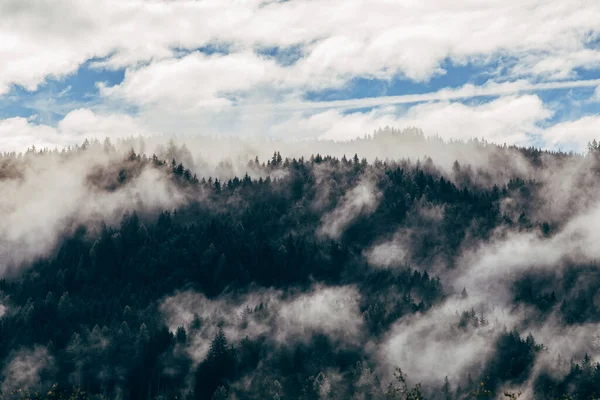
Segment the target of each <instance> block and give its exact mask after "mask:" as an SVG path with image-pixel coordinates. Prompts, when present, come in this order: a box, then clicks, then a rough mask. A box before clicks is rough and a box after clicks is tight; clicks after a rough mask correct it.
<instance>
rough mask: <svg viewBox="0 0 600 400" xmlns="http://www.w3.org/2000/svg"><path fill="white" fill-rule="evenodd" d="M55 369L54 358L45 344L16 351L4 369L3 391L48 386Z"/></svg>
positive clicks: (36, 388) (8, 391) (40, 388)
mask: <svg viewBox="0 0 600 400" xmlns="http://www.w3.org/2000/svg"><path fill="white" fill-rule="evenodd" d="M53 369H54V359H53V357H52V356H51V355H50V354H49V353H48V349H46V348H45V347H43V346H35V347H33V348H31V349H22V350H18V351H14V352H13V353H12V354H11V355H10V357H9V361H8V362H7V364H6V366H5V367H4V369H3V370H2V376H3V382H2V392H3V393H7V394H8V393H10V392H11V391H13V390H18V389H23V390H26V389H35V390H42V389H43V388H47V387H48V384H49V382H50V378H51V377H52V373H53Z"/></svg>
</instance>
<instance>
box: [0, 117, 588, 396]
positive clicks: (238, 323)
mask: <svg viewBox="0 0 600 400" xmlns="http://www.w3.org/2000/svg"><path fill="white" fill-rule="evenodd" d="M410 132H413V131H410ZM410 132H409V131H397V130H389V129H388V130H386V131H385V132H381V131H380V132H379V134H376V135H374V136H372V137H371V136H369V137H366V138H364V139H360V140H359V141H358V142H357V143H356V144H355V145H354V146H353V145H352V143H346V144H340V148H338V149H337V151H338V152H340V151H341V152H345V151H348V150H353V149H360V148H365V149H366V148H369V155H368V157H367V156H366V155H362V154H361V152H360V150H357V151H356V152H352V153H348V154H341V155H340V154H334V151H333V150H332V151H330V152H328V153H323V152H322V151H321V150H320V148H319V147H318V146H319V144H318V143H314V150H313V151H312V152H311V153H310V154H306V155H298V154H293V155H289V156H288V155H286V154H285V153H284V152H280V151H279V150H273V151H272V153H271V155H270V156H269V157H268V158H265V157H264V156H263V155H262V154H261V155H260V156H259V155H258V154H252V155H249V157H247V158H246V159H244V160H243V161H240V160H239V159H235V160H233V161H230V164H227V163H221V164H220V166H216V167H214V168H209V167H207V164H206V163H205V164H203V163H202V162H200V161H199V160H200V158H199V155H200V154H202V153H203V152H204V153H210V148H206V147H204V148H194V147H193V146H192V145H189V144H188V145H187V146H186V145H184V144H175V143H174V142H170V144H168V145H166V146H163V147H162V148H161V149H158V150H157V151H156V152H154V154H152V151H148V149H149V148H151V146H149V145H148V144H146V146H142V147H145V148H140V146H139V145H137V144H136V143H138V144H139V143H140V141H139V140H138V139H135V138H132V139H130V140H129V141H124V142H123V143H120V144H113V143H111V142H110V141H108V140H106V141H104V142H99V141H96V140H92V141H87V140H86V141H85V142H84V143H83V144H82V145H79V146H74V147H71V148H67V149H62V150H49V149H35V148H31V149H29V150H28V151H27V152H25V153H22V154H15V153H5V154H3V155H2V156H1V157H0V190H1V191H2V195H1V197H2V199H1V200H0V210H2V214H3V218H2V219H3V220H4V221H2V222H0V277H1V280H0V362H1V364H0V368H1V369H0V381H1V382H2V384H1V390H2V396H3V398H6V399H13V398H14V399H67V398H68V399H73V400H76V399H122V400H129V399H131V400H137V399H140V400H142V399H143V400H147V399H161V400H162V399H164V400H167V399H168V400H171V399H173V400H174V399H186V400H196V399H197V400H217V399H219V400H224V399H230V400H233V399H239V400H243V399H248V400H250V399H265V400H268V399H273V400H275V399H277V400H284V399H306V400H308V399H356V400H379V399H382V400H383V399H411V400H417V399H429V400H437V399H439V400H455V399H456V400H458V399H485V398H488V399H499V398H502V399H509V398H510V399H516V398H521V399H551V400H555V399H556V400H558V399H586V400H587V399H597V398H600V363H598V361H600V268H599V265H600V264H599V260H600V247H598V240H600V230H598V226H600V225H599V223H600V203H598V198H599V197H598V195H599V194H600V190H599V189H598V184H597V182H598V177H599V174H600V146H599V145H598V143H597V142H595V141H594V142H591V143H590V144H589V149H588V152H587V153H586V154H571V153H569V154H567V153H561V152H550V151H544V150H540V149H536V148H520V147H514V146H510V147H507V146H501V145H496V144H490V143H485V142H481V141H475V142H470V143H441V142H440V141H439V140H438V139H435V138H431V139H428V138H425V137H422V136H419V134H417V135H416V136H415V135H414V134H410ZM411 135H412V136H411ZM378 140H385V143H386V144H385V147H386V150H385V152H383V151H382V154H381V155H380V156H379V157H378V156H377V146H376V143H377V141H378ZM404 141H409V142H410V143H411V146H421V145H422V146H423V148H424V150H423V151H424V153H427V152H428V151H429V150H431V151H430V154H432V156H431V157H430V156H426V155H425V156H418V157H412V158H409V157H405V156H402V157H394V151H395V150H394V149H398V148H401V147H402V146H404V144H403V143H404ZM390 143H392V144H393V146H391V147H390V145H389V144H390ZM415 143H416V144H415ZM419 143H421V144H419ZM169 146H170V147H169ZM369 146H370V147H369ZM428 146H429V147H428ZM432 146H434V147H435V151H434V150H432V149H433V148H434V147H432ZM306 147H307V148H308V147H310V146H306ZM333 147H334V146H333V145H329V147H328V149H333ZM457 149H458V150H457ZM440 152H442V153H443V154H444V156H443V157H442V156H440V157H442V158H440V159H439V160H438V159H437V158H436V157H435V154H438V153H440ZM397 153H398V154H402V152H401V151H400V150H398V151H397ZM440 154H441V153H440ZM246 155H248V154H246ZM454 155H456V157H454ZM453 157H454V159H453ZM227 165H229V167H227ZM234 167H235V168H234ZM215 171H217V172H215ZM228 174H229V176H227V175H228Z"/></svg>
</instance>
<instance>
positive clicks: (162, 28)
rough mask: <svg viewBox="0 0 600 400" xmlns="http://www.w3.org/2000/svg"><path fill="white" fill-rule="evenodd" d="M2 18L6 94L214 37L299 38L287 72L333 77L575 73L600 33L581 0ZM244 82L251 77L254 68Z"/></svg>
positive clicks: (84, 4) (55, 12) (464, 0)
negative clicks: (475, 70) (468, 67)
mask: <svg viewBox="0 0 600 400" xmlns="http://www.w3.org/2000/svg"><path fill="white" fill-rule="evenodd" d="M0 16H1V17H0V36H2V38H3V40H2V43H1V44H0V66H1V67H0V77H1V78H0V92H6V91H7V90H8V88H9V87H10V85H12V84H18V85H22V86H24V87H25V88H27V89H29V90H34V89H35V88H36V87H37V86H38V85H39V84H41V83H43V82H44V80H45V79H47V78H48V77H51V76H54V77H61V76H65V75H67V74H69V73H73V72H74V71H76V70H77V68H78V67H79V66H80V65H81V64H82V63H83V62H85V61H86V60H90V59H92V58H103V57H107V58H106V59H104V60H100V61H97V62H95V65H96V66H102V67H111V68H119V67H132V66H133V67H135V66H139V65H140V63H145V62H152V61H160V60H164V59H168V58H170V57H172V56H173V55H174V54H175V52H176V51H175V50H176V49H189V50H193V49H196V48H198V47H201V46H203V45H206V44H208V43H212V42H221V43H231V49H232V52H233V53H232V54H231V55H229V56H226V57H225V58H228V57H239V55H238V54H236V53H238V52H240V51H241V52H242V53H241V54H244V52H246V51H248V50H249V49H251V48H252V47H253V46H256V45H265V46H290V45H300V46H301V47H303V51H304V52H305V53H306V54H307V55H306V57H305V58H302V59H301V60H300V61H299V62H298V63H297V65H295V66H294V67H293V70H294V73H293V74H289V75H288V76H287V77H286V79H289V80H291V81H303V82H305V83H311V84H315V82H318V83H320V84H322V85H324V86H328V85H338V84H340V82H344V81H346V80H347V79H349V78H351V77H354V76H357V75H360V76H366V77H377V78H383V79H387V78H391V77H393V76H395V75H397V74H399V75H403V76H406V77H408V78H410V79H413V80H416V81H422V80H428V79H429V78H430V77H432V76H434V75H436V74H442V73H444V70H443V64H444V61H445V60H447V59H450V60H451V61H452V62H454V63H459V64H461V63H465V62H468V61H473V62H476V63H478V64H479V65H493V64H494V63H495V62H496V61H497V60H498V59H499V58H500V57H501V58H502V59H515V60H516V62H517V65H521V64H520V63H519V62H520V61H523V60H524V62H525V63H526V65H535V66H536V67H535V68H533V70H532V71H531V73H533V74H541V75H548V74H549V75H556V74H558V75H559V76H570V75H571V71H572V70H573V68H576V67H584V68H585V67H594V66H597V64H598V57H597V54H596V53H595V52H593V51H592V50H588V49H587V47H586V46H588V45H589V43H590V42H591V41H592V40H593V39H595V38H597V36H598V34H599V33H600V28H599V25H598V23H597V21H598V20H600V4H599V3H597V2H590V1H583V0H580V1H570V2H554V3H552V4H550V5H549V4H548V3H547V2H546V1H543V0H527V1H525V2H523V1H522V0H510V1H499V0H494V1H487V2H485V3H482V2H476V1H473V0H460V1H454V2H450V1H447V0H435V1H429V2H418V1H404V2H389V1H386V0H374V1H373V0H370V1H366V0H351V1H347V0H324V1H319V2H314V1H309V0H294V1H288V2H271V3H268V4H266V5H265V4H264V2H262V1H260V0H252V1H248V2H239V1H236V0H226V1H215V0H207V1H201V2H199V1H177V2H146V1H142V0H133V1H127V2H120V1H116V0H108V1H102V2H95V1H91V0H77V1H75V0H61V1H50V0H44V1H39V2H33V3H31V2H28V3H23V2H18V1H15V0H9V1H4V2H2V4H1V5H0ZM366 16H368V18H367V17H366ZM532 54H534V56H532ZM507 56H508V57H507ZM233 60H235V58H234V59H233ZM557 60H559V61H557ZM557 62H558V63H559V64H560V65H557ZM169 66H171V67H173V68H177V67H178V63H172V64H169ZM157 72H158V71H157ZM163 72H164V71H163ZM247 72H248V74H249V76H250V77H253V76H254V75H253V74H254V70H253V69H252V68H249V69H248V71H247ZM237 79H239V80H241V81H243V80H244V79H246V70H245V69H244V70H242V71H240V76H239V77H238V78H237Z"/></svg>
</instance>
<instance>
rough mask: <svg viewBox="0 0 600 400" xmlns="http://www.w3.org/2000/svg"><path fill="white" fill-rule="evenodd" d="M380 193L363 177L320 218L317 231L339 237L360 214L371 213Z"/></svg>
mask: <svg viewBox="0 0 600 400" xmlns="http://www.w3.org/2000/svg"><path fill="white" fill-rule="evenodd" d="M380 199H381V195H380V193H379V192H378V190H377V188H376V186H375V184H374V183H373V182H372V181H371V180H370V179H369V178H363V179H361V180H360V181H359V183H358V184H357V185H356V186H355V187H354V188H353V189H352V190H350V191H349V192H348V193H346V194H345V195H344V197H343V198H342V199H341V200H340V204H339V205H338V206H337V207H336V208H335V209H334V210H333V211H331V212H329V213H327V214H325V215H324V216H323V218H322V219H321V226H320V227H319V233H320V234H321V235H323V236H325V237H327V238H330V239H339V238H340V236H341V235H342V233H343V232H344V230H345V229H346V228H347V227H348V226H349V225H350V224H351V223H352V221H354V220H355V219H356V218H358V217H359V216H360V215H364V214H370V213H372V212H373V211H374V210H375V208H376V207H377V205H378V204H379V201H380Z"/></svg>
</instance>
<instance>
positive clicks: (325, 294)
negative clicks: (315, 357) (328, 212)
mask: <svg viewBox="0 0 600 400" xmlns="http://www.w3.org/2000/svg"><path fill="white" fill-rule="evenodd" d="M359 300H360V295H359V293H358V292H357V290H356V288H354V287H353V286H341V287H323V286H315V287H313V288H312V289H311V290H310V291H308V292H306V293H297V294H287V295H285V294H284V293H283V292H281V291H274V290H259V291H256V292H254V293H252V294H249V295H245V296H242V297H239V298H234V297H227V296H223V297H221V298H219V299H217V300H211V299H208V298H206V297H205V296H204V295H202V294H200V293H196V292H190V291H186V292H181V293H177V294H175V295H174V296H171V297H167V298H166V299H164V300H163V301H162V303H161V305H160V309H161V312H162V314H163V316H164V318H165V320H166V322H167V325H168V326H169V328H170V329H171V330H173V331H175V330H176V329H177V328H178V327H179V326H183V327H185V329H186V330H187V331H188V332H189V336H190V339H191V340H190V344H189V347H188V351H189V353H190V355H191V357H192V359H193V360H194V361H195V362H200V361H201V360H202V359H203V358H204V356H205V355H206V353H207V352H208V348H209V345H210V341H211V340H212V339H213V338H214V336H215V335H216V334H217V332H218V330H219V329H223V331H224V333H225V335H226V336H227V338H228V340H230V341H231V342H233V343H237V342H239V341H240V340H241V339H243V338H245V337H249V338H257V337H258V336H261V335H265V336H266V337H267V338H269V339H271V340H275V341H276V342H277V343H278V344H279V345H287V344H290V343H296V342H299V341H300V342H302V341H307V340H310V338H311V337H312V335H313V334H314V333H323V334H326V335H328V336H330V337H331V338H332V339H333V340H335V341H338V342H356V340H357V339H358V337H359V335H360V334H361V330H362V318H361V315H360V310H359Z"/></svg>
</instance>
